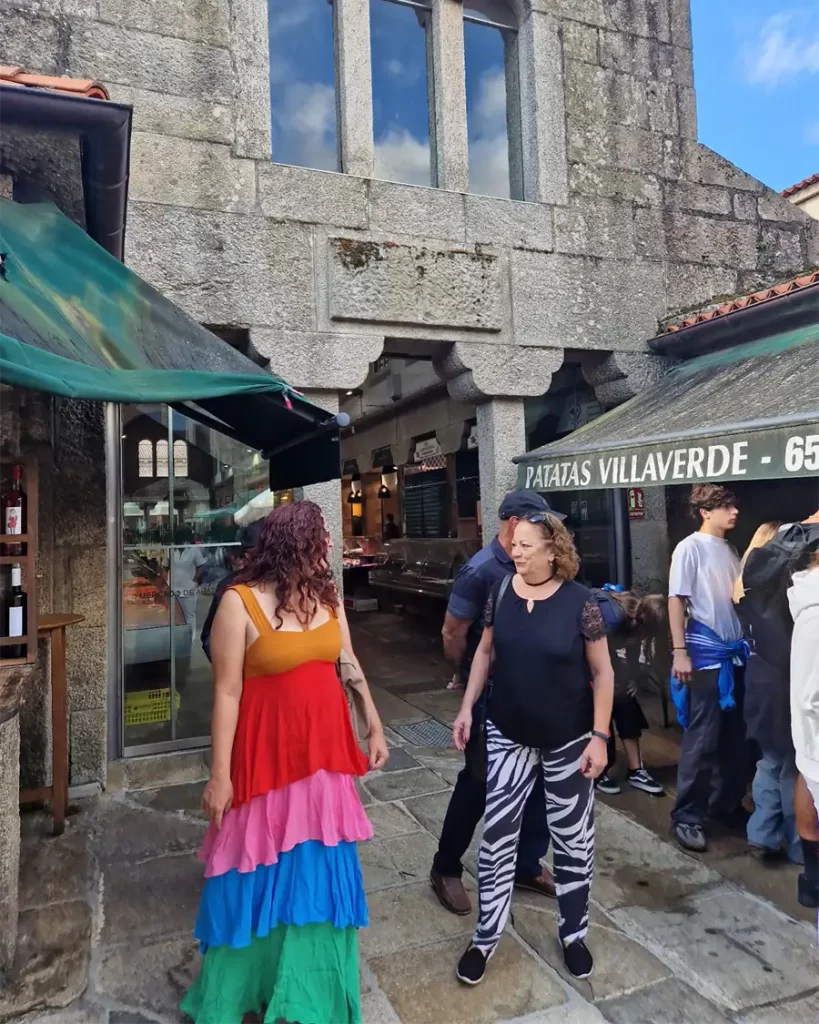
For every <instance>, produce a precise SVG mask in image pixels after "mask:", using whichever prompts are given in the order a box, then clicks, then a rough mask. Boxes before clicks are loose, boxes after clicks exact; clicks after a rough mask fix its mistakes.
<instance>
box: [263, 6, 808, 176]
mask: <svg viewBox="0 0 819 1024" xmlns="http://www.w3.org/2000/svg"><path fill="white" fill-rule="evenodd" d="M464 6H465V9H466V10H467V11H471V12H472V14H473V15H474V13H475V12H476V11H478V10H480V9H481V8H483V9H484V10H489V9H490V6H494V11H493V13H494V15H495V16H497V12H498V11H499V10H502V5H501V4H499V3H497V2H496V0H465V5H464ZM691 14H692V23H693V34H694V75H695V84H696V88H697V107H698V115H699V137H700V141H701V142H704V143H705V144H706V145H708V146H710V147H711V148H712V149H714V150H716V151H717V152H718V153H720V154H721V155H722V156H724V157H726V158H727V159H728V160H731V161H732V162H733V163H735V164H737V165H738V166H739V167H741V168H742V169H743V170H745V171H747V172H748V173H750V174H752V175H754V177H757V178H759V179H760V180H761V181H763V182H764V183H765V184H766V185H769V186H771V187H772V188H774V189H777V190H782V189H784V188H787V187H788V186H789V185H792V184H794V183H795V182H797V181H800V180H801V179H802V178H806V177H808V176H810V175H811V174H814V173H815V172H819V3H817V0H691ZM425 17H427V15H426V14H425V12H424V11H423V10H416V9H413V8H409V7H406V6H399V5H397V4H394V3H387V2H384V0H371V3H370V35H371V39H372V47H373V61H372V76H373V130H374V136H375V171H376V175H377V176H378V177H380V178H387V179H390V180H393V181H404V182H408V183H410V184H415V185H429V184H430V180H431V170H430V146H429V127H428V125H429V121H428V116H429V111H428V102H427V90H426V51H425V43H424V31H423V28H422V23H423V21H424V19H425ZM332 22H333V14H332V6H331V5H330V4H329V3H328V2H327V0H299V3H298V4H295V3H293V2H292V0H269V25H270V78H271V95H272V99H273V136H274V158H275V159H277V160H280V161H282V162H283V163H295V164H303V165H306V166H308V167H319V168H324V169H327V170H337V169H338V157H337V138H336V104H335V95H334V89H333V24H332ZM464 48H465V53H464V58H465V69H466V93H467V134H468V141H469V178H470V189H471V191H474V192H479V193H482V194H485V195H497V196H508V195H509V166H508V163H509V162H508V146H507V135H506V116H505V111H506V86H505V77H504V71H503V40H502V36H501V33H500V31H499V30H498V29H496V28H492V27H490V26H487V25H480V24H475V23H474V22H467V23H466V24H465V26H464Z"/></svg>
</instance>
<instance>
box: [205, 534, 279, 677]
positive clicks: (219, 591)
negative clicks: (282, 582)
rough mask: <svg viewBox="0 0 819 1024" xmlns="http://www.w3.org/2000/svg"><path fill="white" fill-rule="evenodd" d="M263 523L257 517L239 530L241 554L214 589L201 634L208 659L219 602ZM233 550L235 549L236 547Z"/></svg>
mask: <svg viewBox="0 0 819 1024" xmlns="http://www.w3.org/2000/svg"><path fill="white" fill-rule="evenodd" d="M263 525H264V519H257V520H256V522H255V523H251V524H250V525H249V526H243V527H242V529H241V530H239V533H238V535H237V537H236V539H237V540H238V541H239V544H240V548H239V556H238V558H237V559H236V560H235V561H234V565H233V568H232V569H231V571H230V572H229V573H228V574H227V575H226V576H223V577H222V579H221V580H220V581H219V583H218V584H217V587H216V590H215V591H214V594H213V600H212V601H211V603H210V608H209V609H208V617H207V618H206V619H205V624H204V625H203V626H202V635H201V636H200V640H201V643H202V650H203V651H204V652H205V657H206V658H207V659H208V661H210V660H211V658H210V631H211V628H212V627H213V620H214V618H215V617H216V612H217V610H218V608H219V603H220V601H221V600H222V597H223V596H224V593H225V591H226V590H227V589H228V587H230V585H231V584H232V583H233V580H234V578H235V576H236V573H237V572H238V563H239V562H240V561H241V560H242V558H243V557H244V556H245V555H246V554H247V553H248V551H252V550H253V548H255V547H256V541H257V540H258V538H259V534H260V533H261V531H262V526H263ZM233 550H235V548H234V549H233Z"/></svg>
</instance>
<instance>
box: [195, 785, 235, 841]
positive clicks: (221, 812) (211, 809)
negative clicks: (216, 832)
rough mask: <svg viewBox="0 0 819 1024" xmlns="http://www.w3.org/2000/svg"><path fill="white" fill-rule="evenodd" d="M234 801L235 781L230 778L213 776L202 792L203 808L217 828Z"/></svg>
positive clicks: (220, 825)
mask: <svg viewBox="0 0 819 1024" xmlns="http://www.w3.org/2000/svg"><path fill="white" fill-rule="evenodd" d="M232 803H233V783H232V782H231V781H230V779H229V778H212V777H211V780H210V782H208V784H207V786H205V792H204V793H203V794H202V810H203V811H204V812H205V813H206V814H207V816H208V817H209V818H210V820H211V821H212V822H213V824H214V825H215V826H216V828H217V829H220V828H221V827H222V819H223V818H224V816H225V815H226V814H227V812H228V811H229V810H230V805H231V804H232Z"/></svg>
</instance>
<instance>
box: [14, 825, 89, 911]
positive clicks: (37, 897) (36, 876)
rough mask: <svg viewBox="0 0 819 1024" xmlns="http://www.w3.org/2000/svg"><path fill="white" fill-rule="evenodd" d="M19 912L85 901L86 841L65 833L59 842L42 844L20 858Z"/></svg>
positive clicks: (87, 887)
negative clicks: (55, 904) (73, 901)
mask: <svg viewBox="0 0 819 1024" xmlns="http://www.w3.org/2000/svg"><path fill="white" fill-rule="evenodd" d="M19 884H20V897H19V898H20V910H21V911H23V910H30V909H31V908H32V907H42V906H47V905H48V904H50V903H66V902H70V901H72V900H84V899H86V898H87V897H88V889H89V885H90V884H91V854H90V851H89V849H88V838H87V837H86V836H84V835H82V834H81V833H76V832H70V831H67V832H66V834H65V835H64V836H61V837H60V840H59V842H52V841H48V840H45V841H43V842H41V843H37V844H33V845H32V846H31V848H27V849H26V851H25V856H23V857H21V858H20V883H19Z"/></svg>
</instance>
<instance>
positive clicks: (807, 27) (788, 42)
mask: <svg viewBox="0 0 819 1024" xmlns="http://www.w3.org/2000/svg"><path fill="white" fill-rule="evenodd" d="M812 21H813V19H812V18H810V16H809V15H807V14H806V13H804V12H799V11H781V12H780V13H778V14H773V15H771V17H769V18H767V19H766V20H765V21H764V22H763V23H762V25H761V27H760V29H759V34H758V36H757V38H756V39H754V40H753V41H749V42H748V43H747V44H746V45H745V47H744V49H743V52H742V64H743V69H744V72H745V77H746V79H747V81H748V82H749V83H750V84H751V85H761V86H768V87H770V88H773V87H775V86H777V85H779V84H780V83H782V82H784V81H787V80H788V79H790V78H796V77H798V76H800V75H803V74H815V73H818V72H819V36H817V33H816V26H815V25H813V24H811V23H812ZM806 33H807V38H806Z"/></svg>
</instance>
